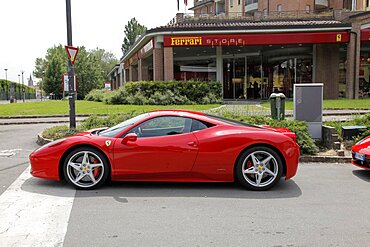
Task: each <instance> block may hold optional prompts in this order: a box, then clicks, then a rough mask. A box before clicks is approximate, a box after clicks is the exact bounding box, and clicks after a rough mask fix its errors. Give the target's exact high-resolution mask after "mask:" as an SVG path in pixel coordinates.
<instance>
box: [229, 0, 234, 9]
mask: <svg viewBox="0 0 370 247" xmlns="http://www.w3.org/2000/svg"><path fill="white" fill-rule="evenodd" d="M230 7H231V8H232V7H234V0H230Z"/></svg>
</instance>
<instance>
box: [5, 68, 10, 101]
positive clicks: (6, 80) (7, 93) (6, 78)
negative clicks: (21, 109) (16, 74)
mask: <svg viewBox="0 0 370 247" xmlns="http://www.w3.org/2000/svg"><path fill="white" fill-rule="evenodd" d="M4 70H5V83H7V82H8V69H4ZM8 96H9V88H8V91H7V92H6V99H8Z"/></svg>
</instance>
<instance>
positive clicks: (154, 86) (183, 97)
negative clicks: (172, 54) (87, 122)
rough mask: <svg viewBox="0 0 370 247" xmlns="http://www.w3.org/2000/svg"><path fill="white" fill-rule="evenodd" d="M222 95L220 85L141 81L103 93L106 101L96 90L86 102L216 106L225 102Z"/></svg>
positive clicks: (196, 82)
mask: <svg viewBox="0 0 370 247" xmlns="http://www.w3.org/2000/svg"><path fill="white" fill-rule="evenodd" d="M221 91H222V86H221V83H219V82H199V81H186V82H185V81H166V82H159V81H141V82H128V83H126V84H125V85H124V86H122V87H120V88H119V89H118V90H115V91H113V92H111V93H110V94H107V93H104V95H105V97H102V96H101V94H102V93H101V91H100V90H93V91H91V92H90V93H89V94H88V96H87V98H86V99H87V100H95V101H104V102H105V103H106V104H135V105H147V104H152V105H181V104H216V103H221V102H222V97H221ZM102 98H103V100H102Z"/></svg>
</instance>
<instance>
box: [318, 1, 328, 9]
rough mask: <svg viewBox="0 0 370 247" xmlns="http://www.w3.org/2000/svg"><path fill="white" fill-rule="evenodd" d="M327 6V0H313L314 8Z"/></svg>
mask: <svg viewBox="0 0 370 247" xmlns="http://www.w3.org/2000/svg"><path fill="white" fill-rule="evenodd" d="M328 7H329V1H328V0H315V9H326V8H328Z"/></svg>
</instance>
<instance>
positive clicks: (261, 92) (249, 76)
mask: <svg viewBox="0 0 370 247" xmlns="http://www.w3.org/2000/svg"><path fill="white" fill-rule="evenodd" d="M246 72H247V73H246V84H247V85H246V87H247V90H246V91H247V99H264V98H265V94H266V92H267V87H268V85H267V84H268V83H267V82H268V79H267V78H265V77H264V74H265V73H264V71H263V67H262V56H247V57H246Z"/></svg>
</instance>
